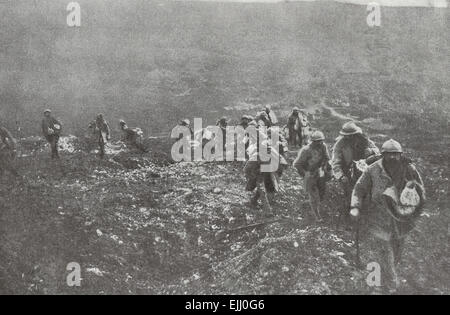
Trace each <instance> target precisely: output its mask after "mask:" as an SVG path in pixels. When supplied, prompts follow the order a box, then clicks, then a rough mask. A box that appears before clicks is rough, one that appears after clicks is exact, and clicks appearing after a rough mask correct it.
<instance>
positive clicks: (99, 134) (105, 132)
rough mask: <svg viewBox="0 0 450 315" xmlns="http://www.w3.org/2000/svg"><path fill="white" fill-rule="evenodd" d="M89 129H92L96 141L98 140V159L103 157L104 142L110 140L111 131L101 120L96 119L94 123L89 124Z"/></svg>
mask: <svg viewBox="0 0 450 315" xmlns="http://www.w3.org/2000/svg"><path fill="white" fill-rule="evenodd" d="M89 128H92V129H93V133H94V136H95V138H96V141H97V140H98V146H99V149H100V157H101V158H103V157H104V156H105V145H106V142H108V140H109V139H110V138H111V130H110V128H109V125H108V123H107V122H106V121H105V120H104V119H103V118H97V119H96V120H95V121H93V122H91V123H90V124H89Z"/></svg>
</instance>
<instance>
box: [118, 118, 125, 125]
mask: <svg viewBox="0 0 450 315" xmlns="http://www.w3.org/2000/svg"><path fill="white" fill-rule="evenodd" d="M126 124H127V123H126V122H125V120H123V119H121V120H119V125H126Z"/></svg>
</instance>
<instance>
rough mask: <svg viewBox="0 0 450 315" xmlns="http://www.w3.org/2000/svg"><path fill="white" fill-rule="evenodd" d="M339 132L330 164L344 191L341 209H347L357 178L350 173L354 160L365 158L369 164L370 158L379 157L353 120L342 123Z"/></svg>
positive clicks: (373, 146)
mask: <svg viewBox="0 0 450 315" xmlns="http://www.w3.org/2000/svg"><path fill="white" fill-rule="evenodd" d="M340 133H341V136H340V137H339V138H337V141H336V144H335V145H334V147H333V156H332V160H331V166H332V168H333V174H334V177H335V178H337V179H338V180H340V183H341V186H342V189H343V191H344V203H343V209H342V210H343V211H347V210H348V209H349V206H350V198H351V195H352V190H353V187H354V185H355V183H356V180H357V179H358V178H357V176H354V174H353V173H352V171H353V170H354V168H353V166H354V165H353V163H354V161H359V160H362V159H365V160H366V161H367V162H368V164H371V162H372V160H376V159H377V158H379V157H380V150H379V149H378V147H377V146H376V145H375V143H374V142H373V141H371V140H370V139H369V138H367V137H366V136H365V135H363V134H362V130H361V128H359V127H358V126H356V124H355V123H353V122H349V123H346V124H344V126H343V128H342V130H341V132H340ZM348 136H351V137H348ZM346 218H348V217H346Z"/></svg>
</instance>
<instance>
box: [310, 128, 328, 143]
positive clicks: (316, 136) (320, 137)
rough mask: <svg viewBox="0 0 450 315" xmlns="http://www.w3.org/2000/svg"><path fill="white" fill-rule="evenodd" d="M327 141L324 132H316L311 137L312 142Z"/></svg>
mask: <svg viewBox="0 0 450 315" xmlns="http://www.w3.org/2000/svg"><path fill="white" fill-rule="evenodd" d="M323 140H325V135H324V134H323V132H322V131H319V130H316V131H314V132H313V133H312V135H311V141H323Z"/></svg>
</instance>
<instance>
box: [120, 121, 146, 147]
mask: <svg viewBox="0 0 450 315" xmlns="http://www.w3.org/2000/svg"><path fill="white" fill-rule="evenodd" d="M119 126H120V130H122V133H123V135H122V141H124V142H125V144H126V145H127V146H133V147H135V148H137V149H138V150H139V151H141V152H142V153H145V152H147V148H146V147H145V146H144V144H143V143H142V142H143V140H142V135H143V132H142V130H141V129H140V128H129V127H128V126H127V123H126V122H125V121H124V120H120V121H119Z"/></svg>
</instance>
